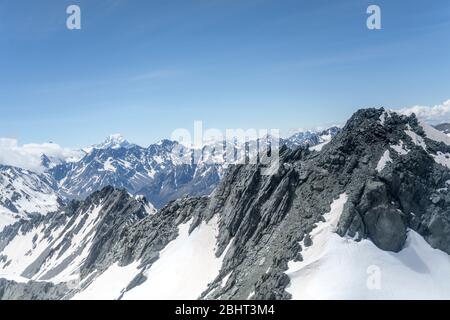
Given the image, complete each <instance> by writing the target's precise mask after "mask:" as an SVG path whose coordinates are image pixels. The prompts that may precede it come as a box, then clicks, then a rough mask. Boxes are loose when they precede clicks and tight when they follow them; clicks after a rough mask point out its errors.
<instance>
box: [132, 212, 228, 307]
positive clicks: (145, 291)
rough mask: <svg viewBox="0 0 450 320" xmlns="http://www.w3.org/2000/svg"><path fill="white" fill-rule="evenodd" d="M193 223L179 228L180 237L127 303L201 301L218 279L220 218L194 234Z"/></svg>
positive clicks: (165, 250) (134, 290)
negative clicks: (132, 300) (217, 240)
mask: <svg viewBox="0 0 450 320" xmlns="http://www.w3.org/2000/svg"><path fill="white" fill-rule="evenodd" d="M191 222H192V221H189V222H187V223H184V224H182V225H180V226H179V236H178V238H177V239H175V240H174V241H172V242H170V243H169V244H168V245H167V246H166V247H165V248H164V249H163V250H162V251H161V253H160V258H159V259H158V260H157V261H156V262H155V263H154V264H153V265H152V266H151V267H150V269H149V270H147V271H146V272H145V273H144V274H145V276H146V277H147V281H145V282H144V283H143V284H142V285H140V286H138V287H136V288H134V289H132V290H131V291H129V292H127V293H125V295H124V299H126V300H129V299H144V300H164V299H175V300H181V299H188V300H190V299H197V298H199V296H200V295H201V294H202V292H203V291H205V290H206V288H207V285H208V284H209V283H210V282H212V281H213V280H214V279H215V278H216V277H217V276H218V275H219V271H220V268H221V266H222V259H223V257H224V256H225V254H226V251H225V252H224V254H222V256H221V257H216V255H215V251H216V237H217V234H218V223H217V217H214V218H212V219H211V220H210V221H209V222H208V223H202V224H201V225H200V226H199V227H197V228H196V229H195V230H194V231H192V233H191V234H189V226H190V225H191Z"/></svg>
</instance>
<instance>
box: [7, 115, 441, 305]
mask: <svg viewBox="0 0 450 320" xmlns="http://www.w3.org/2000/svg"><path fill="white" fill-rule="evenodd" d="M319 136H320V137H321V138H320V141H316V142H315V143H313V144H315V145H316V146H314V147H311V145H310V144H309V143H308V144H307V145H306V146H304V145H301V143H300V145H299V146H297V145H295V144H288V143H282V144H281V145H282V146H281V148H280V150H279V151H280V163H279V166H278V167H277V166H274V167H273V174H272V175H263V174H261V173H262V171H263V169H265V167H264V165H263V164H236V165H229V166H228V167H227V168H224V170H223V171H221V169H220V167H219V168H217V167H214V168H213V169H211V168H209V170H211V172H212V173H211V176H208V175H207V174H204V175H203V176H202V175H201V174H200V175H199V178H198V179H199V180H195V179H192V177H196V176H197V175H198V174H196V173H195V170H198V164H193V165H192V166H190V165H187V167H183V166H181V167H180V166H175V169H171V170H170V172H165V171H164V170H162V171H160V169H159V168H161V167H162V166H167V165H169V164H173V163H176V161H175V160H174V159H173V158H169V157H168V156H167V154H169V153H166V152H165V151H166V150H170V149H171V148H172V145H171V143H170V142H162V143H160V144H157V145H152V146H150V147H149V148H141V147H137V146H134V145H129V144H126V145H120V146H117V147H115V146H113V147H111V146H108V147H107V148H94V149H93V150H90V151H89V152H88V154H87V155H86V156H85V157H84V158H83V159H82V160H80V162H78V163H71V164H66V165H62V166H56V167H54V169H52V170H51V175H52V176H53V177H54V180H55V181H57V183H56V184H57V186H56V187H54V188H52V187H49V189H48V194H50V197H54V199H55V201H57V200H56V199H57V197H56V196H55V194H54V193H52V192H53V191H52V190H59V191H58V192H60V194H63V196H64V197H65V198H66V201H65V203H64V204H62V205H60V206H56V207H43V206H42V204H41V202H34V203H35V206H34V207H33V209H32V210H25V208H28V207H26V206H24V205H19V204H18V203H19V202H18V200H17V198H16V197H14V196H11V195H10V194H8V196H7V198H6V199H9V201H11V202H13V203H17V205H15V208H16V209H17V210H16V211H18V212H19V213H20V212H21V210H25V211H26V212H38V213H41V212H40V209H42V208H45V209H42V210H43V211H42V214H32V215H28V216H26V217H25V216H24V215H22V216H21V219H20V220H19V221H17V222H15V223H13V224H11V225H9V226H6V227H4V229H3V231H1V232H0V278H2V279H1V280H0V298H2V299H398V298H402V299H417V298H426V299H433V298H434V299H443V298H447V299H449V298H450V282H449V281H448V277H449V275H450V258H449V254H450V212H449V208H450V194H449V192H448V188H449V187H450V137H448V136H447V135H445V134H444V133H442V132H440V131H438V130H436V129H434V128H432V127H430V126H428V125H427V124H425V123H422V122H420V121H419V120H418V119H417V118H416V117H415V115H411V116H404V115H399V114H397V113H394V112H390V111H386V110H384V109H363V110H359V111H358V112H356V113H355V114H354V115H353V116H352V117H351V118H350V119H349V121H348V122H347V123H346V125H345V126H344V127H343V128H342V129H341V130H336V132H335V135H334V137H332V136H333V135H332V134H331V133H324V134H319ZM298 138H299V139H301V137H298ZM308 139H309V138H308ZM311 141H312V140H311ZM318 143H319V144H318ZM317 144H318V145H317ZM172 154H173V153H172ZM263 156H264V155H261V157H263ZM182 168H184V169H182ZM204 170H208V169H204ZM144 172H145V174H144ZM202 172H205V171H202ZM117 173H120V175H118V174H117ZM152 173H154V176H153V177H152ZM47 175H50V174H49V173H47ZM119 176H120V177H123V180H120V181H119V180H118V179H117V177H119ZM179 177H183V178H179ZM186 177H188V178H187V180H186V179H185V178H186ZM37 178H38V177H36V179H37ZM213 178H214V179H216V180H217V181H218V183H217V187H215V188H211V190H212V189H213V190H212V192H211V193H210V194H209V193H208V192H206V191H205V192H199V194H200V193H203V194H204V195H201V196H184V193H185V192H175V191H174V190H176V189H175V188H174V186H177V185H178V186H182V185H183V186H184V185H191V184H195V183H194V182H193V181H198V183H203V182H204V181H205V180H202V179H206V181H208V182H205V185H208V186H213V185H215V184H213V183H210V182H209V181H210V180H208V179H213ZM11 179H12V178H11ZM14 181H15V180H14V179H13V180H10V182H9V184H13V183H14ZM36 181H38V180H36ZM39 181H41V180H39ZM81 181H83V182H81ZM95 181H97V182H98V181H101V183H98V184H95V183H94V182H95ZM155 181H158V182H155ZM185 181H189V182H187V184H183V183H181V182H185ZM6 184H8V183H6ZM166 184H169V186H168V187H167V188H168V189H166V187H165V185H166ZM4 185H5V184H4ZM109 185H112V186H109ZM154 186H156V189H153V188H154ZM98 188H100V190H96V189H98ZM15 189H17V187H15ZM38 189H39V190H41V188H38ZM169 189H170V190H171V191H170V192H168V193H165V190H169ZM42 190H47V189H46V188H42ZM142 190H147V191H146V192H143V191H142ZM155 190H156V191H155ZM131 191H136V192H131ZM140 191H142V194H143V195H145V197H144V196H139V195H137V194H139V193H141V192H140ZM91 192H92V193H91ZM30 193H32V192H31V191H30ZM86 193H90V194H89V195H86ZM156 194H157V195H159V196H162V195H166V194H167V195H168V194H170V196H167V197H163V198H161V199H164V200H165V201H163V200H161V202H156V203H155V202H154V204H155V206H157V207H161V209H160V210H158V211H157V212H156V210H154V209H153V208H152V206H151V205H150V204H149V202H148V199H151V200H150V202H152V200H153V201H155V200H154V199H155V198H152V196H153V195H156ZM182 194H183V195H182ZM191 194H192V192H191ZM194 194H195V192H194ZM69 195H72V197H71V198H72V199H73V200H72V201H68V199H69V198H70V197H69ZM147 195H148V197H147ZM29 196H30V197H29V198H28V199H31V197H32V196H35V194H34V193H33V194H29ZM36 196H37V197H38V198H39V197H40V196H42V192H39V193H37V194H36ZM23 198H24V199H27V197H26V196H23ZM82 198H84V199H82ZM80 199H81V200H80ZM169 199H170V200H169ZM173 199H176V200H173ZM2 201H3V200H2ZM166 201H169V202H168V203H167V204H165V203H164V202H166ZM4 202H5V201H4ZM6 202H7V201H6ZM6 202H5V203H6ZM8 203H9V202H8ZM36 203H37V204H39V206H37V205H36ZM10 207H11V208H13V207H12V206H10ZM49 208H50V209H49ZM10 211H11V212H14V210H10ZM25 211H24V212H25ZM45 213H47V214H45ZM19 216H20V214H19Z"/></svg>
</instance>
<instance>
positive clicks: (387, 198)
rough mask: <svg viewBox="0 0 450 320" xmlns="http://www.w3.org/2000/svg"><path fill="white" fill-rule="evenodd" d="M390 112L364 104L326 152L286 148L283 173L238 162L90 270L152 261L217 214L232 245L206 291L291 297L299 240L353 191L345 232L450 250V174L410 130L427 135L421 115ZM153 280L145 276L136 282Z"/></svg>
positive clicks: (383, 244)
mask: <svg viewBox="0 0 450 320" xmlns="http://www.w3.org/2000/svg"><path fill="white" fill-rule="evenodd" d="M383 112H384V111H383V110H382V109H380V110H377V109H367V110H361V111H358V112H357V113H356V114H355V115H354V116H353V117H352V118H351V119H350V120H349V122H348V123H347V125H346V126H345V127H344V129H343V131H342V132H341V133H340V134H338V135H337V136H336V137H335V138H334V139H333V140H332V141H331V142H330V143H329V144H328V145H326V146H324V148H323V150H322V151H321V152H310V151H309V150H308V149H306V148H298V149H297V150H294V151H292V150H289V149H288V148H286V147H284V148H282V150H281V159H280V163H281V166H280V168H279V170H278V172H277V173H276V174H275V175H272V176H263V175H261V172H260V171H261V167H260V166H258V165H245V166H244V165H242V166H234V167H233V168H231V169H230V171H229V172H228V173H227V174H226V176H225V177H224V179H223V181H222V182H221V184H220V185H219V187H218V188H217V189H216V190H215V192H214V193H213V194H212V195H211V197H204V198H187V199H182V200H179V201H175V202H173V203H170V204H169V205H168V206H166V207H165V208H163V209H162V210H161V211H160V213H159V214H158V215H156V216H150V217H147V218H146V219H144V220H143V221H141V222H140V223H138V224H136V225H134V226H133V227H131V228H129V229H126V230H124V234H122V235H120V236H119V239H118V241H117V242H115V243H116V246H115V248H114V249H113V250H111V251H108V252H106V251H105V254H104V255H103V256H101V259H98V260H97V262H96V264H93V265H92V266H91V268H93V267H94V266H95V268H102V267H103V266H106V265H108V264H109V263H110V261H113V260H116V259H119V260H120V263H121V264H127V263H129V262H131V261H133V260H137V259H142V261H143V263H142V265H143V267H144V266H145V267H147V268H148V267H149V265H151V263H152V262H154V261H155V260H156V259H157V258H158V255H159V251H160V249H162V248H163V247H164V246H165V245H166V244H167V243H168V242H169V241H170V240H172V239H174V238H175V237H176V235H177V230H176V228H175V226H177V225H179V224H180V223H182V222H186V221H188V220H189V219H190V218H192V217H193V218H194V221H195V222H194V223H193V225H192V227H191V229H193V228H195V227H196V226H197V225H198V223H199V221H200V220H209V219H210V218H211V217H212V216H214V215H216V214H217V215H219V216H220V232H219V234H220V236H219V239H218V248H219V249H218V251H217V253H216V255H217V256H220V255H221V254H222V252H223V251H224V249H225V248H226V247H227V246H228V245H229V243H230V241H232V240H233V244H232V246H231V248H230V250H229V251H228V252H227V255H226V256H225V259H224V263H223V267H222V270H221V273H220V276H219V277H218V278H217V279H216V280H215V281H214V282H213V283H212V284H211V285H210V287H209V289H208V290H207V291H206V292H205V293H204V295H203V296H202V297H203V298H208V299H210V298H222V299H246V298H247V297H248V296H249V294H250V293H251V292H252V291H254V292H255V295H254V296H253V298H255V299H286V298H289V294H288V293H287V292H286V291H285V290H284V288H285V287H286V286H287V285H288V283H289V279H288V278H287V276H286V275H285V273H284V272H285V271H286V269H287V262H288V261H290V260H294V259H301V258H302V257H301V247H300V245H299V243H300V241H302V240H305V241H304V243H305V245H306V244H310V245H314V244H313V243H308V242H311V241H310V239H309V236H308V234H309V233H310V232H311V230H312V229H313V228H314V227H315V225H316V223H317V222H319V221H321V220H322V219H323V217H322V216H323V214H324V213H326V212H328V211H329V210H330V204H331V203H332V201H333V199H336V198H337V197H338V196H339V195H340V194H342V193H344V192H345V193H346V194H347V195H348V199H349V200H348V202H347V204H346V205H345V209H344V212H343V214H342V218H341V220H340V223H339V227H338V233H339V234H340V235H341V236H345V235H348V236H351V237H355V238H356V239H362V238H370V239H371V240H372V241H373V242H374V243H375V244H376V245H377V246H379V247H380V248H381V249H383V250H391V251H399V250H401V248H402V247H403V245H404V242H405V239H406V232H407V229H408V228H411V229H413V230H416V231H417V232H419V233H420V234H421V235H423V236H424V237H425V239H426V240H427V241H428V242H429V243H430V244H431V245H432V246H433V247H435V248H439V249H441V250H443V251H445V252H447V253H450V247H449V244H448V243H450V242H448V241H447V239H448V237H449V235H450V232H449V228H448V226H449V224H448V209H447V208H448V203H449V201H450V199H449V197H448V195H447V194H446V193H442V192H439V189H441V188H445V186H446V181H447V180H449V179H450V172H449V170H448V169H447V168H445V167H443V166H441V165H439V164H437V163H435V162H434V160H433V158H432V157H431V156H430V154H429V153H428V152H426V151H425V150H424V149H423V148H422V147H420V146H417V145H416V144H414V142H413V141H412V140H411V138H410V137H409V136H408V135H407V134H406V133H405V130H407V129H409V128H410V129H411V130H412V131H414V132H416V134H418V135H421V136H424V132H423V130H422V128H421V127H420V126H419V124H418V122H417V120H416V118H415V117H413V116H412V117H405V116H399V115H396V114H391V115H390V116H389V117H388V118H387V119H386V120H385V123H384V124H381V122H380V120H379V119H380V116H381V115H382V113H383ZM400 140H401V141H403V142H404V145H405V147H407V148H408V149H409V150H410V151H409V153H408V154H406V155H400V154H397V153H396V152H395V151H394V150H392V151H391V153H392V160H393V162H392V163H388V164H387V165H386V168H385V169H384V170H382V171H381V173H380V172H377V171H376V169H375V168H376V166H377V163H378V161H379V159H380V158H381V157H382V155H383V153H384V152H385V150H386V149H388V148H389V146H390V145H397V144H399V143H400ZM425 141H426V143H427V146H428V151H429V152H431V153H436V152H437V151H438V150H441V151H448V150H449V147H448V146H446V145H444V144H442V143H437V142H435V141H432V140H429V139H427V138H425ZM431 199H434V200H431ZM437 199H439V200H437ZM437 221H438V222H439V223H437ZM437 226H440V227H437ZM114 257H115V258H114ZM105 261H108V262H107V263H105ZM267 270H269V272H267ZM230 272H231V277H230V279H229V281H228V284H227V286H225V287H224V288H221V286H220V285H219V283H220V282H221V280H222V279H223V278H224V277H225V276H226V275H227V274H229V273H230ZM138 278H139V277H138ZM144 280H145V279H143V278H142V276H141V277H140V279H136V281H135V283H134V285H135V284H138V283H139V282H141V281H144Z"/></svg>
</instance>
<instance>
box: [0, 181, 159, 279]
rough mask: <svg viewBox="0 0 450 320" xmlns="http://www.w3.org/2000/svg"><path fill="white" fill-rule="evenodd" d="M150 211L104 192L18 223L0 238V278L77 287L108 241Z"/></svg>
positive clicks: (122, 194) (125, 196) (111, 243)
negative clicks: (48, 282) (22, 278)
mask: <svg viewBox="0 0 450 320" xmlns="http://www.w3.org/2000/svg"><path fill="white" fill-rule="evenodd" d="M150 210H151V208H149V207H148V206H147V204H146V202H145V199H144V200H142V199H135V198H133V197H131V196H129V194H128V193H127V192H126V191H124V190H116V189H114V188H112V187H106V188H104V189H103V190H102V191H99V192H95V193H94V194H92V195H91V196H90V197H88V198H87V199H86V200H85V201H83V202H79V201H73V202H71V203H70V204H69V205H68V206H67V207H66V208H65V209H64V211H63V212H55V213H49V214H47V215H45V216H35V217H33V218H31V219H27V220H21V221H19V222H17V223H15V224H13V225H11V226H8V227H6V228H5V229H4V230H3V232H2V233H0V272H2V273H6V274H13V275H16V276H21V277H25V278H27V279H32V280H36V281H52V282H70V281H73V280H76V281H80V280H81V277H80V275H81V274H82V272H83V271H84V268H87V267H88V266H89V265H90V264H91V261H92V260H96V259H98V257H100V256H101V254H102V250H109V249H110V248H111V247H113V246H114V241H115V239H116V238H115V237H114V236H115V235H120V234H121V233H122V232H123V230H124V229H125V228H127V227H128V226H129V225H131V224H133V223H135V222H137V221H139V220H141V219H143V218H145V217H146V216H147V215H149V214H154V212H151V211H150ZM85 266H86V267H85ZM36 286H37V285H35V287H36Z"/></svg>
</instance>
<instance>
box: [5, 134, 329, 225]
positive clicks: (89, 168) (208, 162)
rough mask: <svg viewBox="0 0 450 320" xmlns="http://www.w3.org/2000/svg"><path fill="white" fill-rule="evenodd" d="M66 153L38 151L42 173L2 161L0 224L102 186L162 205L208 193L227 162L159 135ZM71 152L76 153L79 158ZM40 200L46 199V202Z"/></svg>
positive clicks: (316, 138) (318, 138) (310, 139)
mask: <svg viewBox="0 0 450 320" xmlns="http://www.w3.org/2000/svg"><path fill="white" fill-rule="evenodd" d="M337 131H338V129H337V128H332V129H331V134H329V133H327V132H312V131H309V132H307V133H305V134H304V135H303V134H301V133H298V134H296V135H294V136H293V137H291V138H289V139H286V140H281V143H282V144H287V145H289V146H290V147H292V148H294V147H297V146H302V145H306V144H309V145H315V144H319V143H323V142H325V141H328V140H327V139H329V138H330V137H331V136H332V135H333V134H335V133H336V132H337ZM194 152H196V153H200V156H198V157H197V159H198V160H197V161H196V162H195V161H194V160H193V159H194V157H193V154H194ZM69 154H70V155H71V157H70V158H64V157H58V156H57V155H56V154H52V156H48V155H46V154H42V155H41V169H42V170H39V171H42V172H40V173H37V172H32V171H29V170H25V169H20V168H15V167H11V166H2V167H1V168H2V170H0V179H1V181H2V182H3V183H2V184H1V185H0V196H1V198H0V211H1V219H0V225H1V227H3V226H4V225H6V224H8V223H12V222H14V221H16V219H17V218H19V217H25V216H27V215H28V214H30V213H33V212H42V213H45V212H49V211H54V210H56V209H57V205H56V204H55V203H56V202H57V201H56V199H57V198H61V199H63V200H65V201H66V202H67V201H68V200H70V199H84V198H86V197H87V196H89V195H90V194H92V193H93V192H95V191H97V190H101V189H102V188H104V187H106V186H113V187H116V188H123V189H126V190H127V191H128V192H130V193H131V194H133V195H143V196H145V197H146V198H147V200H148V201H149V202H150V203H152V204H153V205H154V206H155V207H156V208H161V207H163V206H164V205H165V204H167V203H168V202H169V201H171V200H175V199H178V198H180V197H183V196H186V195H189V196H202V195H208V194H210V193H211V192H212V191H213V190H214V188H215V187H216V186H217V184H218V183H219V181H220V179H221V178H222V176H223V174H224V172H225V171H226V169H227V166H228V165H229V163H223V162H221V161H215V160H217V159H215V158H219V160H220V159H223V158H224V157H225V150H219V151H218V150H217V148H213V147H211V146H205V147H204V148H203V149H201V150H194V149H190V148H187V147H185V146H183V145H181V144H179V143H178V142H175V141H170V140H162V141H160V142H158V143H156V144H152V145H150V146H149V147H147V148H144V147H141V146H138V145H136V144H132V143H130V142H128V141H127V140H126V139H125V138H123V137H122V136H121V135H119V134H114V135H111V136H110V137H108V138H107V139H106V140H105V141H104V142H102V143H100V144H97V145H94V146H91V147H88V148H84V149H83V150H78V151H76V150H74V151H73V152H70V153H69ZM74 155H78V156H77V157H78V158H79V160H78V159H77V158H75V157H74ZM247 156H248V153H247ZM191 158H192V160H191ZM44 200H45V201H47V202H48V203H45V204H44V203H43V201H44Z"/></svg>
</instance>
